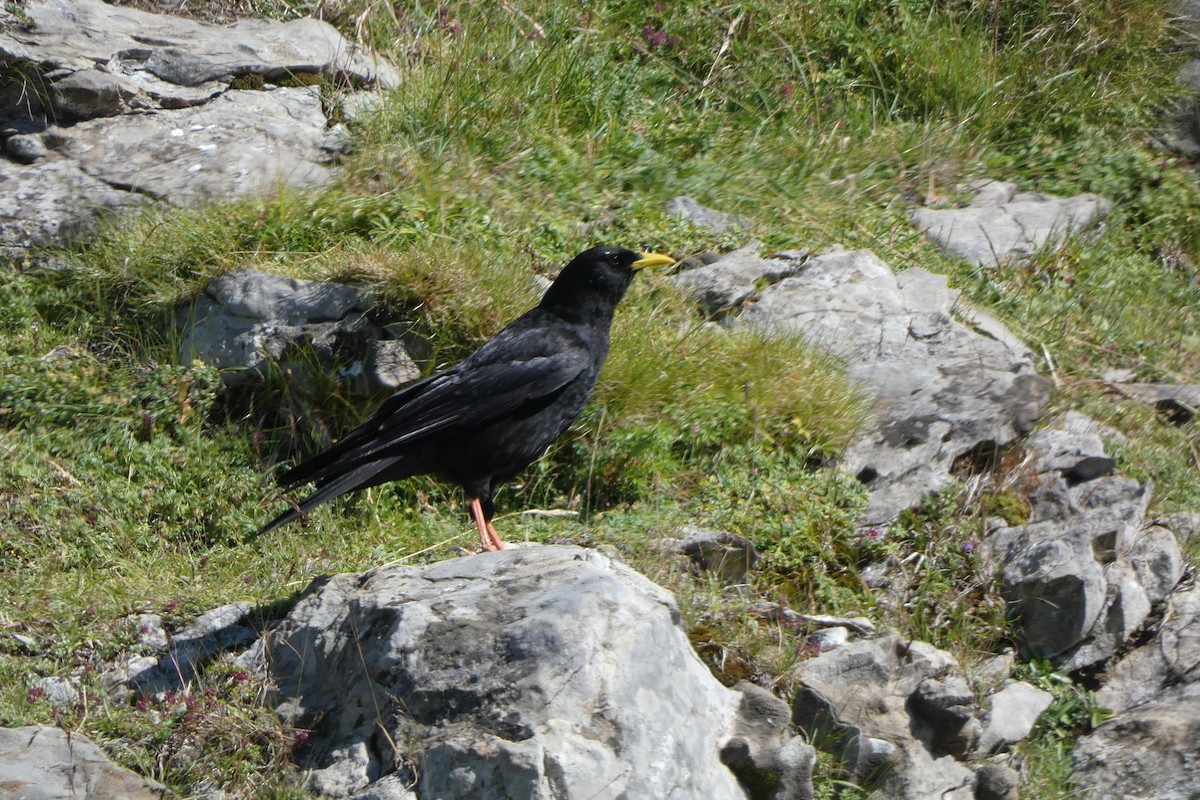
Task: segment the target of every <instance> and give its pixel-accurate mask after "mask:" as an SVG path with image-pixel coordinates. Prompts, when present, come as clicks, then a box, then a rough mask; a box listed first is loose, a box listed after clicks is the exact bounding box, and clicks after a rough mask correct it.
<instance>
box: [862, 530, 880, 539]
mask: <svg viewBox="0 0 1200 800" xmlns="http://www.w3.org/2000/svg"><path fill="white" fill-rule="evenodd" d="M861 536H862V538H864V539H870V540H871V541H872V542H877V541H879V540H880V539H882V538H883V532H882V531H880V530H879V528H867V529H866V530H864V531H863V532H862V534H861Z"/></svg>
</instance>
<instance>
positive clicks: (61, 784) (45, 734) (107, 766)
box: [0, 725, 166, 800]
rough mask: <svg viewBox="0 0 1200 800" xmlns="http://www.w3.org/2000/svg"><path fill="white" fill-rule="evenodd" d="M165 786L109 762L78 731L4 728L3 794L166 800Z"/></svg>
mask: <svg viewBox="0 0 1200 800" xmlns="http://www.w3.org/2000/svg"><path fill="white" fill-rule="evenodd" d="M165 795H166V790H165V789H164V788H163V787H162V786H160V785H159V784H157V783H155V782H154V781H151V780H148V779H146V778H143V777H142V776H140V775H138V774H137V773H134V772H131V771H129V770H127V769H125V768H124V767H119V766H117V765H116V764H114V763H112V762H111V761H109V759H108V756H106V755H105V754H104V751H103V750H101V749H100V748H99V747H97V746H96V745H95V744H93V743H92V741H91V740H90V739H88V738H87V737H86V736H83V735H81V734H78V733H74V734H72V733H68V732H66V731H63V730H61V729H59V728H48V727H42V726H39V725H35V726H31V727H28V728H0V797H6V798H11V799H12V800H114V798H120V799H121V800H162V798H163V797H164V796H165Z"/></svg>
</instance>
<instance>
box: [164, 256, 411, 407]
mask: <svg viewBox="0 0 1200 800" xmlns="http://www.w3.org/2000/svg"><path fill="white" fill-rule="evenodd" d="M370 305H371V303H370V299H369V298H368V297H367V296H366V295H365V294H364V293H363V292H362V291H361V290H359V289H357V288H354V287H351V286H347V285H344V284H337V283H315V282H312V281H303V280H300V279H298V278H289V277H285V276H281V275H270V274H267V273H262V272H255V271H253V270H239V271H237V272H231V273H228V274H226V275H222V276H221V277H219V278H217V279H216V280H214V281H213V282H212V283H210V284H209V286H208V289H207V290H206V292H205V295H204V296H203V297H201V298H200V299H199V300H197V301H196V302H195V303H193V304H192V305H190V306H188V307H187V308H184V309H181V310H180V311H179V313H178V314H177V325H178V327H179V330H180V332H181V333H182V336H183V341H182V346H181V349H180V355H181V361H182V363H184V364H190V363H191V362H192V360H193V359H200V360H201V361H203V362H204V363H206V364H212V365H213V366H216V367H217V368H218V369H220V370H221V377H222V378H223V379H224V381H225V383H226V385H227V386H243V385H246V384H250V383H253V382H255V381H258V380H261V378H262V377H263V376H264V375H266V374H267V373H268V371H269V370H270V369H271V368H272V367H273V366H278V367H279V368H280V369H281V370H284V371H285V372H286V371H289V370H290V371H292V372H293V373H294V375H295V376H296V377H297V378H299V379H302V378H303V376H304V375H306V374H307V372H308V371H309V370H310V369H311V368H312V366H313V362H312V357H313V356H315V357H316V358H317V360H318V363H319V364H320V365H321V366H322V367H323V368H325V369H332V368H334V367H337V368H338V369H340V370H341V374H342V376H343V377H344V378H346V379H348V380H349V381H350V382H351V384H352V388H357V389H359V390H361V391H364V392H369V391H377V390H380V389H385V390H390V389H395V388H397V387H399V386H400V385H402V384H404V383H408V382H410V381H412V380H414V379H416V378H417V377H419V375H420V370H419V369H418V368H417V366H416V364H415V363H414V362H413V361H412V359H411V358H409V357H408V355H407V353H406V352H405V351H404V348H403V346H402V345H401V344H400V343H399V342H394V341H392V340H387V339H384V338H383V337H386V336H387V335H388V334H387V333H386V331H385V330H384V329H382V328H380V327H378V326H376V325H374V324H373V323H372V322H371V321H370V320H368V319H367V317H366V314H365V312H366V310H367V309H368V308H369V307H370ZM302 348H305V349H304V351H303V352H301V349H302ZM355 383H357V384H359V385H357V386H354V384H355Z"/></svg>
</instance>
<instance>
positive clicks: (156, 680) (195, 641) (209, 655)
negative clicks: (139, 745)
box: [101, 602, 258, 698]
mask: <svg viewBox="0 0 1200 800" xmlns="http://www.w3.org/2000/svg"><path fill="white" fill-rule="evenodd" d="M249 612H250V604H249V603H246V602H240V603H230V604H229V605H224V606H220V607H218V608H214V609H212V610H211V611H206V612H205V613H203V614H201V615H200V616H199V617H197V618H196V619H195V621H193V622H192V623H191V624H190V625H187V626H185V627H184V628H182V629H180V630H179V631H177V632H176V633H175V634H174V635H173V636H170V637H169V639H170V641H169V644H168V645H167V647H166V653H165V654H164V655H163V656H162V657H161V658H150V657H147V656H131V657H129V658H127V659H125V660H124V662H123V663H119V664H118V665H116V666H115V667H113V668H112V669H110V670H109V671H108V672H107V673H106V674H105V675H103V676H102V677H101V680H102V683H103V684H104V686H105V689H106V691H107V692H108V694H109V696H110V697H114V698H122V697H125V696H127V695H128V694H129V693H130V692H139V693H142V694H154V693H156V692H161V691H165V690H168V689H179V688H182V687H183V685H184V684H186V683H188V682H189V681H191V680H192V679H193V678H194V677H195V676H196V675H197V674H198V673H199V671H200V670H201V668H202V667H203V666H204V665H205V664H207V663H208V662H209V661H211V660H212V659H213V658H214V657H216V656H217V655H218V654H220V653H223V652H227V651H231V650H239V649H244V648H246V647H249V646H250V645H251V644H252V643H254V642H255V641H256V640H257V639H258V632H257V630H255V628H253V627H252V626H251V625H250V624H249V621H248V620H247V614H249ZM150 635H151V636H152V637H153V638H155V639H156V638H157V637H155V636H154V634H153V632H151V634H150Z"/></svg>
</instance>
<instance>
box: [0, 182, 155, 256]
mask: <svg viewBox="0 0 1200 800" xmlns="http://www.w3.org/2000/svg"><path fill="white" fill-rule="evenodd" d="M0 186H3V187H4V191H2V192H0V258H3V259H6V260H7V259H17V258H19V257H20V256H21V255H22V254H24V253H25V252H26V251H27V250H30V249H33V248H37V247H43V246H45V245H48V244H55V243H65V242H69V241H72V240H75V239H78V238H80V237H82V236H84V235H86V234H88V233H91V232H92V231H93V230H95V228H96V225H97V224H98V223H99V221H100V220H101V219H103V218H104V217H105V216H108V215H111V214H112V213H113V212H117V211H122V210H125V209H128V208H136V207H140V206H143V205H145V204H146V202H147V200H146V198H145V197H143V196H141V195H135V194H130V193H129V192H123V191H119V190H117V189H114V188H112V187H111V186H109V185H108V184H106V183H104V182H103V181H101V180H98V179H96V178H93V177H92V176H90V175H87V174H85V173H84V172H83V171H82V170H81V169H80V168H79V166H78V165H77V164H74V163H71V162H69V161H62V160H57V159H43V160H41V161H38V162H37V163H36V164H34V165H32V166H29V167H23V166H20V165H17V164H13V163H12V162H9V161H7V160H4V159H0Z"/></svg>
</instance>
